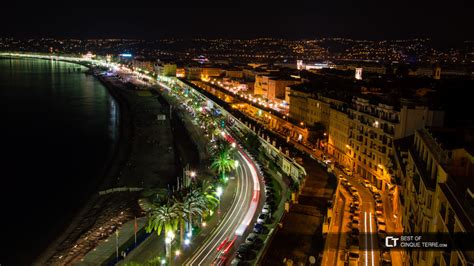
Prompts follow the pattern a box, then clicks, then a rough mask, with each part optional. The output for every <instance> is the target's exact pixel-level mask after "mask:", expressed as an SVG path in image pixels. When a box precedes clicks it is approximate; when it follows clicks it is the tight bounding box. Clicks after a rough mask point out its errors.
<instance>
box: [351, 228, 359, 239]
mask: <svg viewBox="0 0 474 266" xmlns="http://www.w3.org/2000/svg"><path fill="white" fill-rule="evenodd" d="M351 236H352V237H358V236H359V229H358V228H352V230H351Z"/></svg>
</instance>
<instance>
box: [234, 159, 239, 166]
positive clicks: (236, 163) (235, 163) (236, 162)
mask: <svg viewBox="0 0 474 266" xmlns="http://www.w3.org/2000/svg"><path fill="white" fill-rule="evenodd" d="M234 165H235V168H237V167H239V161H237V160H235V162H234Z"/></svg>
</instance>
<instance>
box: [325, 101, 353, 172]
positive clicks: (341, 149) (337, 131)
mask: <svg viewBox="0 0 474 266" xmlns="http://www.w3.org/2000/svg"><path fill="white" fill-rule="evenodd" d="M351 124H352V120H351V119H350V118H349V111H348V109H347V107H346V106H344V105H339V106H336V105H333V106H331V108H330V111H329V129H328V133H329V136H328V149H327V150H328V153H329V154H331V155H332V156H333V157H334V158H335V159H336V161H337V162H338V163H339V164H341V165H342V166H344V167H348V168H352V166H353V165H354V161H353V157H352V150H351V149H350V146H349V130H350V126H351Z"/></svg>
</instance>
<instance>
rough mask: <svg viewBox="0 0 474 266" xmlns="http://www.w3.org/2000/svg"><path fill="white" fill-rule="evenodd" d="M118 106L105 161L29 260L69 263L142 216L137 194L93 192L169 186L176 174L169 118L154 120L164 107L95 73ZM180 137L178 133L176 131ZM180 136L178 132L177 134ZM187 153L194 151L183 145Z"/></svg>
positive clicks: (124, 84)
mask: <svg viewBox="0 0 474 266" xmlns="http://www.w3.org/2000/svg"><path fill="white" fill-rule="evenodd" d="M96 78H97V79H99V81H100V82H102V83H103V85H104V86H105V87H106V88H107V89H108V90H109V91H110V93H111V95H112V96H113V97H114V99H116V101H117V103H118V104H120V110H119V112H120V128H121V130H124V132H125V133H122V132H121V135H120V139H119V140H121V141H117V145H118V146H117V147H118V150H116V154H115V155H114V157H113V159H111V162H112V163H111V165H110V166H109V167H108V168H107V171H105V172H104V175H103V177H98V178H97V180H96V181H95V182H92V183H91V184H90V186H89V187H90V189H89V191H92V192H91V193H92V194H90V195H89V200H86V201H85V203H84V205H83V206H82V208H81V209H80V210H79V211H78V212H76V213H74V216H73V218H72V219H71V221H72V222H70V223H68V224H66V229H65V230H63V231H62V233H60V234H58V237H57V238H56V239H55V240H54V241H52V242H51V244H50V245H49V247H48V248H47V250H45V251H44V252H43V253H42V254H41V256H39V257H37V259H36V260H35V262H34V264H35V265H44V264H48V265H49V264H53V265H57V264H61V265H63V264H74V263H77V262H80V261H81V260H82V259H83V258H84V256H85V255H86V254H87V253H88V252H90V251H92V250H93V249H94V248H95V247H97V246H98V245H100V243H101V241H103V240H104V239H106V238H107V237H108V236H110V235H111V234H113V232H115V230H116V228H118V227H120V226H121V225H122V224H124V223H126V222H127V221H129V220H132V219H134V217H137V218H138V217H141V216H143V215H144V212H143V210H141V208H140V206H139V205H138V199H139V197H140V193H112V194H107V195H103V196H99V195H98V191H100V190H103V189H108V188H111V187H119V186H129V187H143V188H145V189H146V188H165V189H166V187H168V188H171V187H172V186H174V185H175V182H176V176H177V175H179V174H180V173H181V169H180V168H179V169H178V167H177V165H178V162H179V160H178V157H179V156H180V155H182V154H180V153H181V152H180V150H181V149H179V148H178V147H177V146H176V145H177V143H178V145H179V144H180V143H181V142H177V141H176V136H175V133H176V132H174V131H175V129H174V126H173V125H172V120H170V119H169V118H167V119H166V120H165V121H159V120H157V119H156V116H157V115H158V114H165V115H166V116H168V115H167V114H168V112H169V108H166V105H163V104H162V103H160V101H158V100H157V99H156V97H153V96H151V95H150V96H145V97H143V94H142V93H140V91H136V90H133V89H130V88H129V87H130V86H129V84H127V83H122V82H121V81H119V80H117V79H115V78H113V77H110V78H109V77H103V76H96ZM179 135H180V134H179ZM183 137H184V136H183ZM185 150H186V151H187V152H188V153H189V152H194V151H190V150H188V149H185Z"/></svg>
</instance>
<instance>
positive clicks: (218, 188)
mask: <svg viewBox="0 0 474 266" xmlns="http://www.w3.org/2000/svg"><path fill="white" fill-rule="evenodd" d="M216 196H217V198H218V200H219V203H218V205H217V208H218V209H217V215H218V216H219V221H220V220H221V196H222V187H217V189H216Z"/></svg>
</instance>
